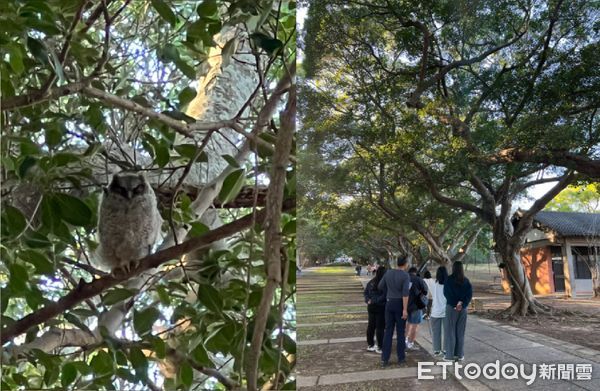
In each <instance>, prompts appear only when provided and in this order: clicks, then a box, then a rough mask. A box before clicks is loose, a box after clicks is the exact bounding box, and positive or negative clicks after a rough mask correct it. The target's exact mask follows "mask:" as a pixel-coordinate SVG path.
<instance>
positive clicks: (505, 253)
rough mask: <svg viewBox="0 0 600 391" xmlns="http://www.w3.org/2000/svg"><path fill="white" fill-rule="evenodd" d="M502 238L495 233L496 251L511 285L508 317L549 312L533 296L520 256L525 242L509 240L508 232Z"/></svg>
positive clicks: (515, 239) (547, 308) (501, 233)
mask: <svg viewBox="0 0 600 391" xmlns="http://www.w3.org/2000/svg"><path fill="white" fill-rule="evenodd" d="M500 235H501V237H497V236H498V235H497V234H496V233H494V236H495V239H496V251H497V252H498V253H499V254H500V257H501V259H502V262H503V263H504V267H505V270H506V276H507V278H508V282H509V284H510V296H511V305H510V307H509V308H508V309H507V310H506V313H507V314H508V316H511V317H512V316H526V315H536V314H539V313H543V312H548V311H549V307H548V306H546V305H544V304H542V303H540V302H538V301H537V300H536V298H535V296H533V292H532V290H531V285H530V284H529V279H528V278H527V275H526V274H525V268H524V267H523V264H522V263H521V256H520V254H519V252H520V248H521V245H522V242H523V240H520V239H518V238H509V239H508V240H507V238H506V235H507V233H506V232H500Z"/></svg>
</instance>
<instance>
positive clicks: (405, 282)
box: [378, 257, 410, 367]
mask: <svg viewBox="0 0 600 391" xmlns="http://www.w3.org/2000/svg"><path fill="white" fill-rule="evenodd" d="M407 266H408V259H407V258H406V257H399V258H398V268H397V269H390V270H388V271H387V272H386V273H385V274H384V275H383V278H382V279H381V281H379V285H378V288H379V290H385V292H386V302H385V331H384V335H383V346H382V348H381V366H382V367H387V366H388V365H390V356H391V354H392V339H393V337H394V329H396V335H397V343H396V354H397V355H398V364H403V363H404V362H405V361H406V360H405V358H406V354H405V349H406V346H405V344H404V338H403V337H404V329H405V327H406V318H408V295H409V289H410V277H409V276H408V273H406V268H407Z"/></svg>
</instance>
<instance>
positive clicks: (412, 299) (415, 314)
mask: <svg viewBox="0 0 600 391" xmlns="http://www.w3.org/2000/svg"><path fill="white" fill-rule="evenodd" d="M408 274H409V275H410V282H411V287H410V295H409V298H408V327H407V330H406V347H407V348H408V349H412V348H413V347H414V344H415V339H417V330H418V329H419V324H421V322H422V321H423V310H421V309H419V308H418V307H417V301H420V300H421V297H420V296H422V295H424V296H425V297H427V284H425V281H423V279H422V278H421V277H419V276H418V275H417V268H416V267H414V266H413V267H411V268H410V269H408Z"/></svg>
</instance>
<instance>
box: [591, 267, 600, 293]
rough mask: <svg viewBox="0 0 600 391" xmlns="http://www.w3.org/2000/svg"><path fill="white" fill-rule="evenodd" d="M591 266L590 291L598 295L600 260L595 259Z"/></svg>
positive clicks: (599, 289)
mask: <svg viewBox="0 0 600 391" xmlns="http://www.w3.org/2000/svg"><path fill="white" fill-rule="evenodd" d="M592 266H593V267H591V268H590V269H591V270H590V271H591V272H592V292H593V295H594V297H600V261H596V262H595V264H594V265H592Z"/></svg>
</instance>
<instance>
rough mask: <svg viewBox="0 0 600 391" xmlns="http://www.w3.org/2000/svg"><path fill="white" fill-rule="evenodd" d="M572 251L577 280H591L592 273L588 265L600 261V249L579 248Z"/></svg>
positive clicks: (573, 248)
mask: <svg viewBox="0 0 600 391" xmlns="http://www.w3.org/2000/svg"><path fill="white" fill-rule="evenodd" d="M571 251H572V253H573V263H574V265H575V278H577V279H591V278H592V273H591V272H590V267H589V266H588V264H592V263H594V262H595V261H596V262H597V261H598V260H600V248H599V247H584V246H577V247H572V248H571Z"/></svg>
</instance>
